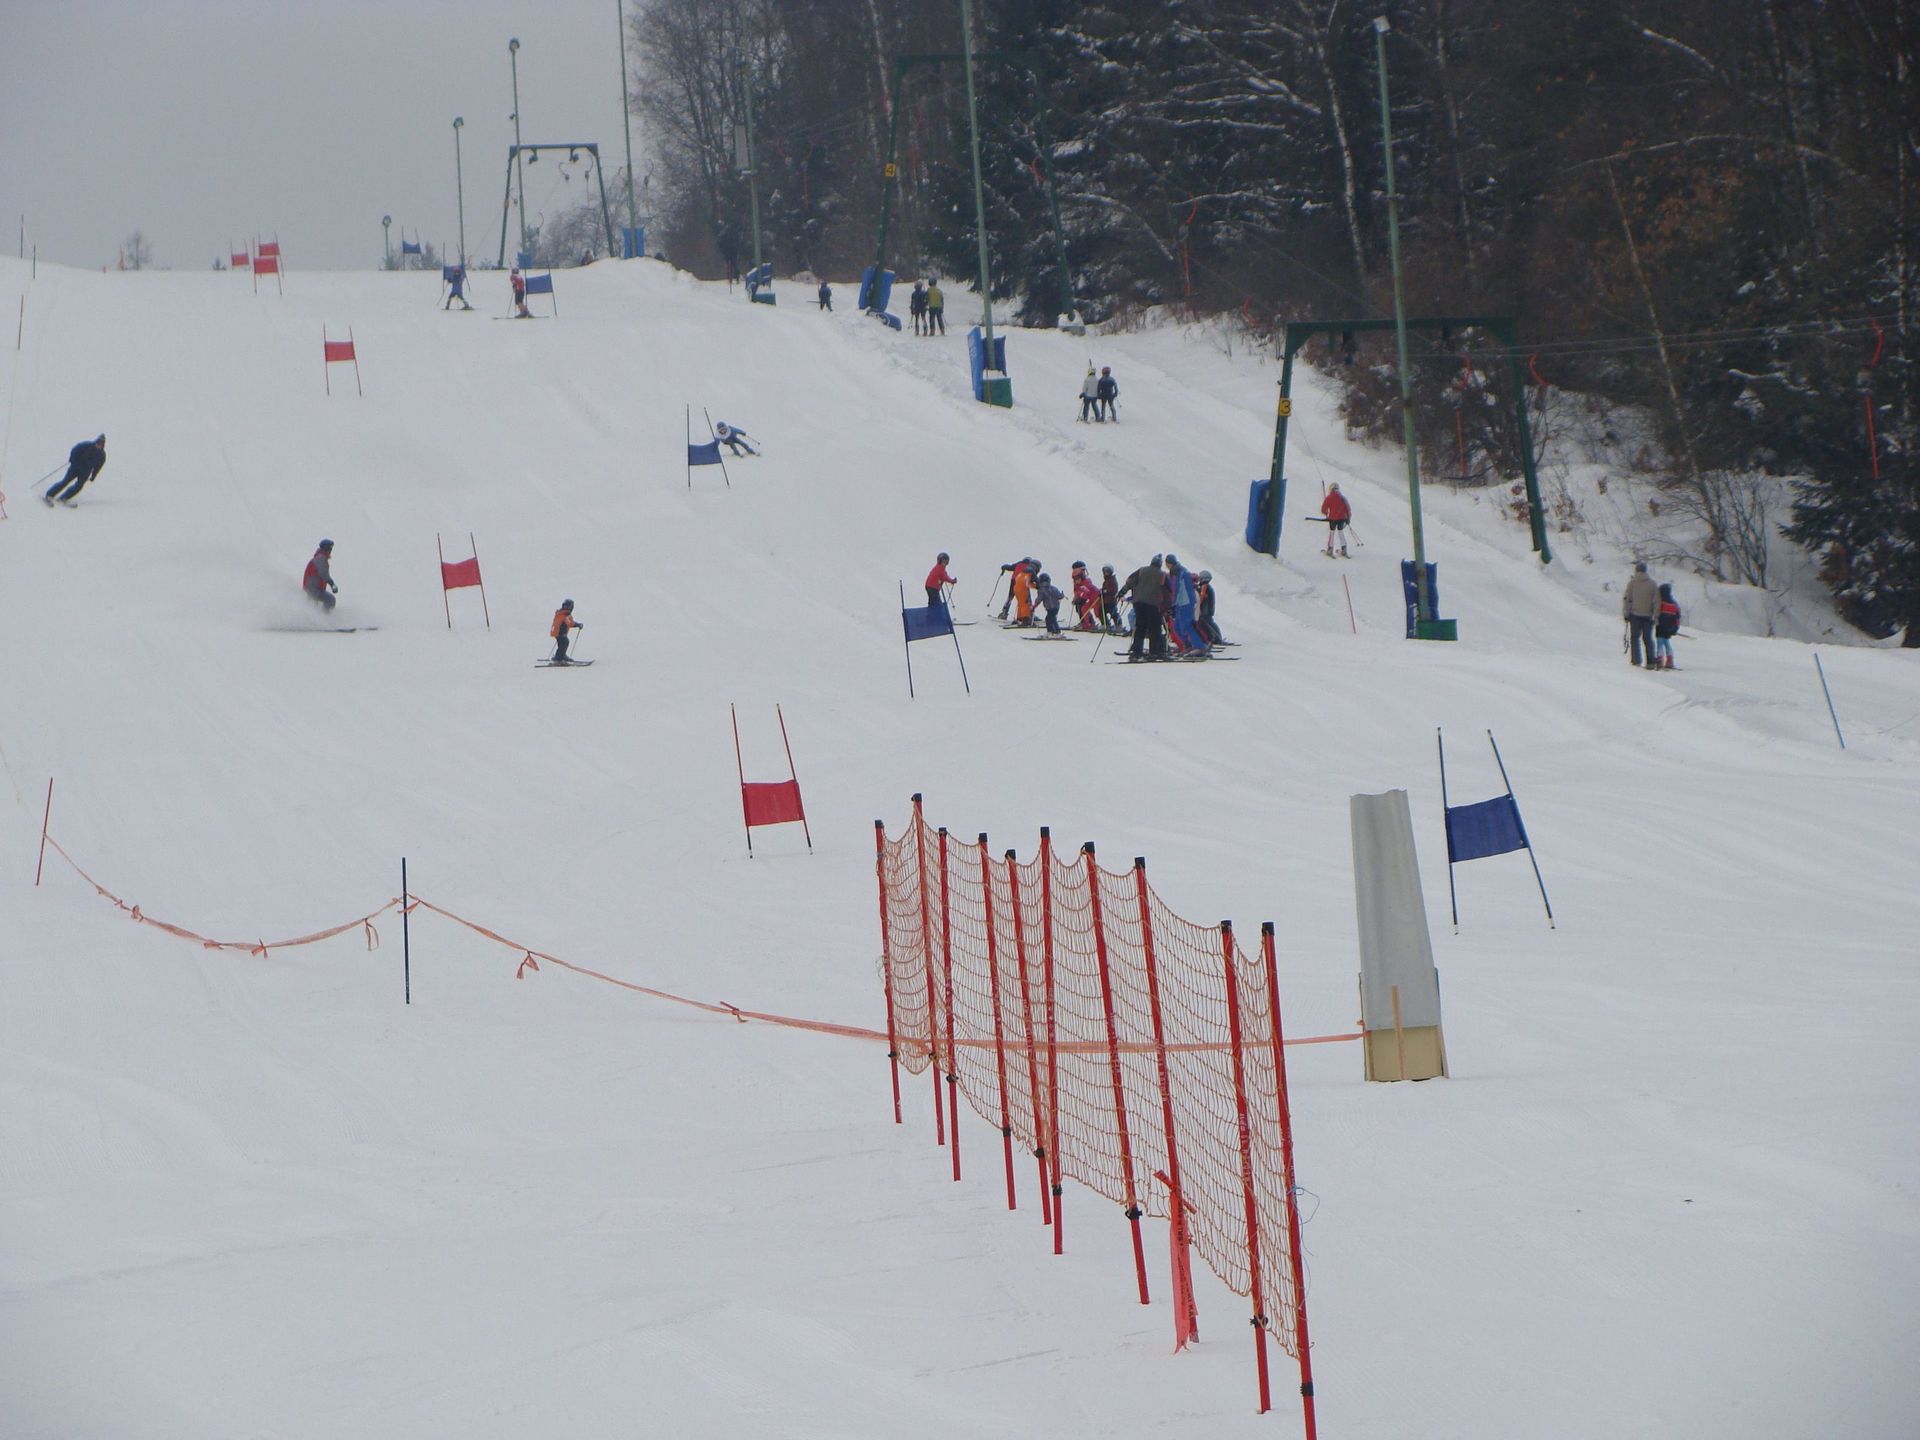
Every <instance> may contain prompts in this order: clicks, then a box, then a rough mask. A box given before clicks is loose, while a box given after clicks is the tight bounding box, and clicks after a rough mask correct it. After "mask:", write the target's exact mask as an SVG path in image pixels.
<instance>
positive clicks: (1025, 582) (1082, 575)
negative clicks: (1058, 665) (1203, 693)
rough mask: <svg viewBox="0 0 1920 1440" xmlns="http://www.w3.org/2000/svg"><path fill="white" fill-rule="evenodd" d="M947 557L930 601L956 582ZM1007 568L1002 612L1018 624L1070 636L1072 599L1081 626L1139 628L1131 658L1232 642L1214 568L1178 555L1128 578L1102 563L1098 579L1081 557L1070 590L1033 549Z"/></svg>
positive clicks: (1186, 655)
mask: <svg viewBox="0 0 1920 1440" xmlns="http://www.w3.org/2000/svg"><path fill="white" fill-rule="evenodd" d="M947 560H948V557H947V555H946V554H945V553H944V552H942V554H941V555H940V558H939V559H938V560H937V561H936V562H935V563H934V567H933V569H932V570H930V571H929V572H928V573H927V587H926V588H927V603H928V604H929V605H934V604H938V603H943V597H944V595H945V592H946V588H947V587H950V586H951V585H952V584H953V580H954V577H953V575H952V574H951V573H950V572H949V571H948V570H947ZM1163 567H1164V568H1163ZM1000 573H1001V574H1003V575H1006V576H1008V577H1009V579H1008V582H1007V599H1006V603H1005V604H1003V605H1002V606H1001V607H1000V619H1001V621H1002V622H1003V623H1004V624H1006V625H1007V626H1008V627H1009V628H1012V629H1028V628H1031V627H1033V626H1035V625H1037V624H1044V625H1045V627H1046V631H1047V633H1048V634H1049V635H1064V634H1065V631H1064V630H1063V628H1062V626H1061V623H1060V608H1061V606H1063V605H1066V604H1071V605H1072V606H1073V613H1074V624H1073V628H1074V629H1076V630H1083V631H1093V632H1100V631H1104V632H1105V633H1107V634H1109V635H1125V634H1129V633H1131V634H1132V636H1133V645H1132V648H1131V650H1130V651H1129V653H1128V658H1129V659H1133V660H1141V659H1150V660H1166V659H1172V658H1179V659H1195V660H1197V659H1204V658H1205V657H1206V656H1208V655H1209V654H1211V653H1212V651H1213V647H1214V646H1216V645H1224V644H1226V643H1227V641H1226V639H1225V638H1224V637H1223V636H1222V635H1221V633H1220V627H1219V625H1218V624H1217V623H1216V622H1215V620H1214V603H1215V597H1214V588H1213V573H1212V572H1211V571H1208V570H1201V571H1198V572H1195V571H1191V570H1188V569H1187V568H1186V567H1185V566H1183V565H1182V564H1181V563H1180V559H1179V557H1178V556H1177V555H1165V556H1162V555H1156V556H1154V557H1153V559H1152V560H1150V561H1148V562H1147V563H1146V564H1145V565H1142V566H1141V567H1140V568H1139V569H1137V570H1135V571H1134V572H1133V573H1132V574H1130V575H1129V576H1127V578H1126V579H1125V580H1124V581H1123V580H1121V579H1120V578H1119V576H1118V575H1117V574H1116V573H1115V572H1114V568H1113V566H1111V565H1103V566H1101V567H1100V578H1099V579H1098V580H1097V581H1096V580H1095V579H1094V578H1093V574H1092V571H1091V570H1089V569H1088V567H1087V563H1086V562H1085V561H1084V560H1076V561H1074V562H1073V570H1072V573H1071V575H1070V577H1069V579H1068V582H1067V583H1068V588H1067V589H1065V590H1063V589H1062V588H1061V587H1060V586H1059V585H1057V584H1055V583H1054V579H1053V577H1052V576H1051V575H1050V574H1048V573H1047V571H1046V570H1045V569H1044V568H1042V566H1041V564H1040V562H1039V561H1038V560H1036V559H1034V558H1033V557H1032V556H1030V555H1029V556H1023V557H1022V558H1021V559H1018V560H1010V561H1008V562H1007V563H1006V564H1005V565H1002V566H1001V567H1000ZM997 588H998V587H997V585H996V589H997ZM1129 607H1130V608H1131V612H1132V614H1131V621H1130V622H1129V620H1128V618H1127V609H1128V608H1129Z"/></svg>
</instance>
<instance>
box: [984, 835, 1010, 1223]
mask: <svg viewBox="0 0 1920 1440" xmlns="http://www.w3.org/2000/svg"><path fill="white" fill-rule="evenodd" d="M980 881H981V884H980V903H981V905H982V906H983V907H984V908H985V912H986V921H987V993H988V994H989V995H991V996H992V997H993V1063H994V1066H995V1068H996V1069H997V1070H998V1071H999V1072H1000V1147H1001V1149H1003V1150H1004V1151H1006V1156H1007V1209H1009V1210H1017V1209H1019V1208H1020V1207H1019V1206H1018V1205H1017V1204H1015V1201H1014V1192H1013V1122H1012V1120H1011V1119H1010V1118H1009V1105H1008V1101H1007V1035H1006V1027H1005V1025H1004V1023H1003V1022H1002V1020H1001V1016H1000V952H999V947H998V945H997V944H996V943H995V940H994V934H993V859H992V857H991V856H989V855H988V854H987V832H986V831H984V830H982V831H981V832H980Z"/></svg>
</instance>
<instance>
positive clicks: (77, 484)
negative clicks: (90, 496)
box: [40, 431, 107, 505]
mask: <svg viewBox="0 0 1920 1440" xmlns="http://www.w3.org/2000/svg"><path fill="white" fill-rule="evenodd" d="M106 464H107V437H106V433H105V432H104V431H102V432H101V433H100V434H99V435H97V436H95V437H94V438H93V439H91V440H82V441H81V442H80V443H79V444H78V445H75V446H74V447H73V448H72V449H71V450H69V451H68V452H67V473H66V474H64V475H62V476H61V477H60V478H59V479H58V480H56V481H54V482H53V484H52V485H51V486H50V487H49V488H48V490H47V493H46V494H44V495H42V496H41V497H40V498H41V499H42V500H44V501H46V502H47V504H49V505H51V504H53V502H54V501H56V500H58V501H59V502H60V503H61V504H62V505H71V504H73V498H74V496H76V495H78V494H79V493H80V492H81V491H82V490H83V489H85V488H86V484H87V482H88V481H89V480H91V479H93V477H94V476H96V475H98V474H99V473H100V472H101V471H102V470H104V469H105V468H106Z"/></svg>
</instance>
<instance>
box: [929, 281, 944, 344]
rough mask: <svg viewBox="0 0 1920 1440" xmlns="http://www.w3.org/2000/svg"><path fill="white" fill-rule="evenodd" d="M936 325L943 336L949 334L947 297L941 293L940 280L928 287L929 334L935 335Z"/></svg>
mask: <svg viewBox="0 0 1920 1440" xmlns="http://www.w3.org/2000/svg"><path fill="white" fill-rule="evenodd" d="M936 325H938V326H939V327H940V333H941V334H942V335H944V334H946V333H947V297H946V296H945V295H943V294H941V293H940V282H939V281H938V280H936V281H934V282H933V284H931V285H929V286H928V287H927V334H929V335H931V334H933V327H934V326H936Z"/></svg>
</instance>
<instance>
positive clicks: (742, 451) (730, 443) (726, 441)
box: [713, 420, 760, 455]
mask: <svg viewBox="0 0 1920 1440" xmlns="http://www.w3.org/2000/svg"><path fill="white" fill-rule="evenodd" d="M713 438H714V439H716V440H718V441H719V442H720V443H721V444H722V445H724V446H726V447H727V448H728V449H729V450H731V451H733V453H734V454H736V455H758V454H759V453H760V452H759V451H758V450H756V449H754V448H753V446H752V444H751V443H750V442H751V441H752V439H753V437H752V436H751V435H749V434H747V432H746V431H744V430H742V429H740V428H739V427H738V426H737V425H729V424H727V422H726V421H724V420H716V421H714V424H713Z"/></svg>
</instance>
